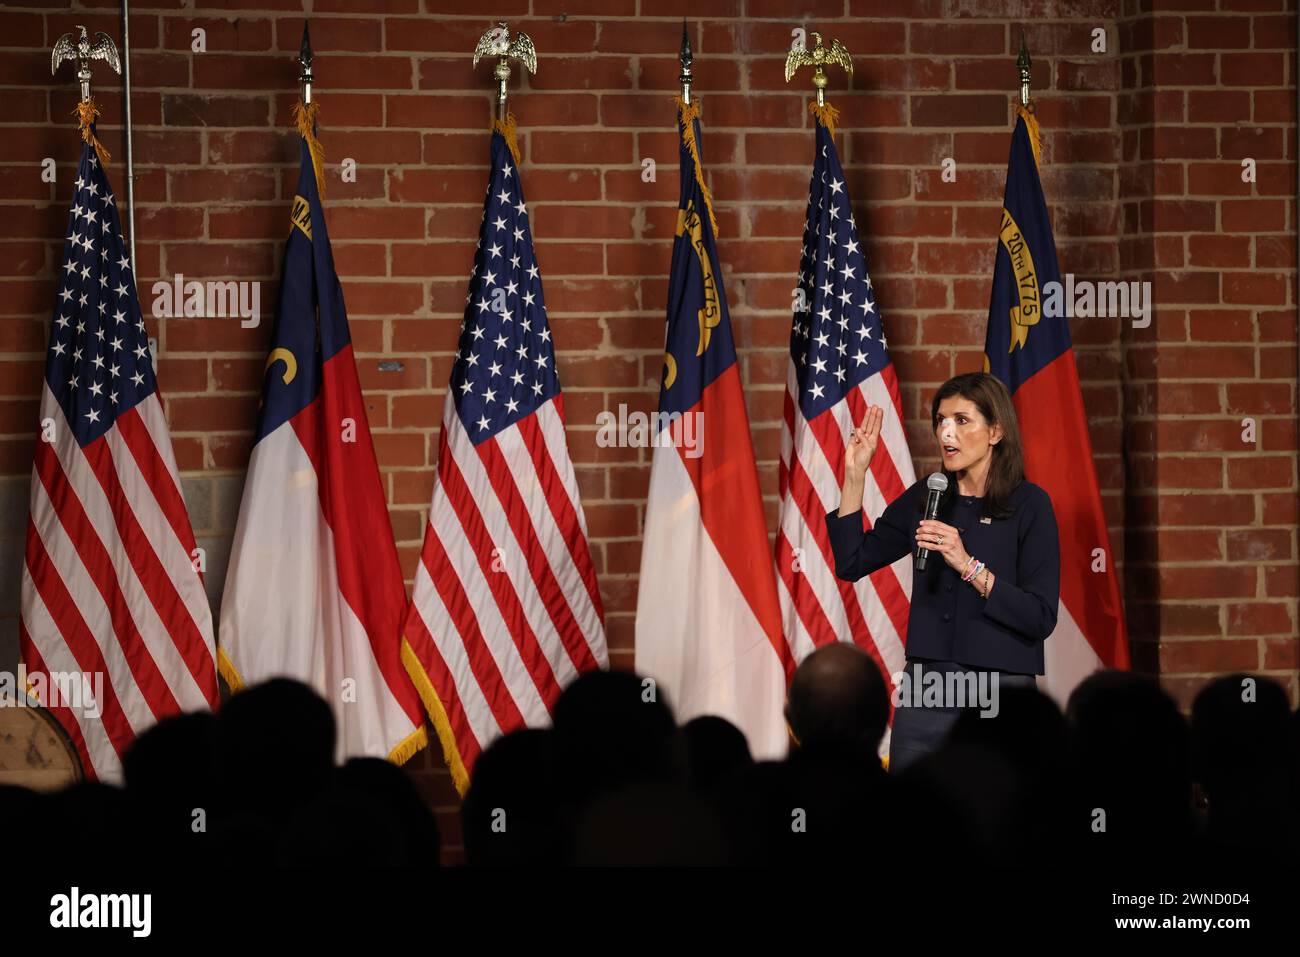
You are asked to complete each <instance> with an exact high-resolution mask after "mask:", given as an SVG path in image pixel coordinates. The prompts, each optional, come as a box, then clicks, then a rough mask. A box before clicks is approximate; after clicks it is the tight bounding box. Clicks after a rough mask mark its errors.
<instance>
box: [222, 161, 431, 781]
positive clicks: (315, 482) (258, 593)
mask: <svg viewBox="0 0 1300 957" xmlns="http://www.w3.org/2000/svg"><path fill="white" fill-rule="evenodd" d="M301 159H302V168H301V172H300V174H299V178H298V190H297V194H296V195H295V196H294V198H293V206H292V208H291V209H290V210H289V221H288V223H287V224H286V225H287V226H288V230H289V239H288V241H287V242H286V244H285V253H284V275H283V278H282V280H281V287H280V302H279V307H278V308H277V310H276V315H275V328H274V330H273V332H272V336H271V349H270V352H269V353H268V354H267V357H266V378H265V383H264V385H263V390H262V406H261V409H260V411H259V414H258V421H257V435H256V442H255V444H254V445H253V452H252V456H251V458H250V460H249V463H248V478H247V480H246V482H245V484H244V498H243V501H242V503H241V505H240V509H239V522H238V524H237V525H236V527H235V540H234V544H233V546H232V548H231V553H230V566H229V568H228V569H227V572H226V589H225V592H224V594H223V595H222V600H221V629H220V635H219V637H220V648H219V657H218V663H219V665H220V668H221V674H222V677H224V678H225V679H226V681H227V683H228V684H230V685H231V687H232V688H234V689H238V688H240V687H241V686H243V685H245V684H252V683H255V682H258V681H263V680H266V679H268V678H273V677H277V676H284V677H289V678H296V679H298V680H299V681H302V682H305V683H307V684H309V685H311V686H312V687H313V688H315V689H316V691H317V692H318V693H319V694H320V695H321V696H322V697H323V698H324V699H325V700H326V701H328V702H329V703H330V706H331V707H332V708H333V709H334V718H335V721H336V722H337V725H338V756H339V758H340V759H342V758H347V757H354V756H370V757H381V758H388V759H390V760H392V761H397V762H401V761H405V760H406V759H407V758H409V757H410V756H411V755H412V754H414V753H415V752H416V751H417V750H419V749H420V748H421V747H422V746H423V745H424V744H426V743H427V740H428V738H427V733H426V731H425V727H424V712H423V709H422V708H421V704H420V699H419V695H418V694H417V693H416V690H415V686H414V685H413V684H412V683H411V679H410V677H409V676H408V675H407V673H406V669H405V668H404V667H403V665H402V661H401V657H400V654H401V627H402V617H403V615H404V614H405V612H406V587H405V585H404V584H403V583H402V572H401V567H400V565H399V563H398V560H397V547H396V545H395V544H394V542H393V530H392V526H391V525H390V524H389V520H388V507H387V505H386V504H385V499H384V487H383V483H382V480H381V479H380V476H379V466H378V463H377V462H376V460H375V450H374V446H373V444H372V443H371V440H370V428H369V425H368V423H367V419H366V407H365V400H364V398H363V396H362V394H361V384H360V382H359V380H358V378H357V366H356V361H355V360H354V359H353V357H352V340H351V335H350V333H349V332H348V320H347V315H346V314H345V312H344V308H343V288H342V286H341V285H340V284H339V280H338V275H337V274H336V273H335V271H334V257H333V254H332V253H331V251H330V241H329V235H328V233H327V232H326V230H325V216H324V213H323V211H322V209H321V202H320V191H319V184H318V183H317V180H316V173H315V170H314V169H313V163H312V157H311V152H310V149H309V147H308V143H307V140H306V139H304V140H303V142H302V151H301Z"/></svg>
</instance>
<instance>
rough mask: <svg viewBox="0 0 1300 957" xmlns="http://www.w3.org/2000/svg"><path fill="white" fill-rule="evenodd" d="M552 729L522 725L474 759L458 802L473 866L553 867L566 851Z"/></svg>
mask: <svg viewBox="0 0 1300 957" xmlns="http://www.w3.org/2000/svg"><path fill="white" fill-rule="evenodd" d="M551 735H552V732H551V730H550V729H549V728H524V729H521V730H519V731H514V732H511V733H510V734H507V735H503V736H501V737H499V738H497V739H496V740H495V741H493V742H492V743H491V744H490V745H488V747H487V749H486V750H485V751H484V752H483V753H482V754H480V755H479V757H478V760H477V761H475V762H474V774H473V777H471V778H470V782H469V790H468V791H467V792H466V793H465V800H464V801H462V802H461V806H460V822H461V833H462V835H463V838H464V842H465V860H466V862H467V863H468V864H470V866H472V867H503V866H514V865H550V864H555V863H557V862H558V861H559V860H560V858H561V857H562V855H563V854H564V853H565V850H566V847H565V837H566V835H565V834H564V831H563V823H562V821H561V820H560V816H559V811H558V807H557V804H556V793H555V778H554V750H553V747H552V745H553V741H552V737H551Z"/></svg>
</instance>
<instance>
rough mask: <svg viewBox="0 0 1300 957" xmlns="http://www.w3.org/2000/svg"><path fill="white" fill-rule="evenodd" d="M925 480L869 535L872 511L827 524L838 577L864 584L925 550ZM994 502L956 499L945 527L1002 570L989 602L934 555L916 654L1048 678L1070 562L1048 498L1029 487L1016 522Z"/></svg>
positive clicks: (913, 644) (943, 517) (923, 575)
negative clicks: (866, 516) (988, 505)
mask: <svg viewBox="0 0 1300 957" xmlns="http://www.w3.org/2000/svg"><path fill="white" fill-rule="evenodd" d="M925 493H926V488H925V480H924V479H922V480H921V481H918V482H917V483H916V484H915V485H913V486H912V487H911V488H909V489H908V490H907V491H905V492H904V493H903V494H902V495H900V496H899V497H898V498H896V499H895V500H894V501H893V502H891V503H890V504H889V505H888V506H887V507H886V508H885V511H884V512H883V513H882V514H881V516H880V518H879V519H877V520H876V522H875V524H874V526H873V527H872V529H871V531H869V532H864V531H863V530H862V510H861V509H859V510H858V511H856V512H854V513H853V514H852V515H845V516H843V517H841V516H839V515H838V514H837V511H838V510H837V511H836V512H830V513H828V514H827V516H826V530H827V532H828V533H829V535H830V541H831V551H832V552H833V553H834V555H835V574H836V576H837V577H839V578H842V579H844V580H845V581H857V580H858V579H859V578H862V577H863V576H865V575H869V574H871V573H872V572H874V571H876V570H877V569H879V568H883V567H884V566H886V565H889V564H892V563H893V562H896V561H898V559H900V558H902V557H903V556H904V555H909V556H910V555H912V554H913V553H914V552H915V550H916V529H917V526H918V525H919V524H920V523H921V519H922V518H924V514H923V511H924V508H925ZM983 502H984V500H983V499H982V498H976V497H974V496H969V495H957V494H950V495H947V496H945V499H944V500H943V501H942V502H941V504H940V506H939V514H938V516H937V517H938V520H939V521H941V522H945V523H946V524H948V525H951V526H953V527H954V528H956V529H957V530H958V531H960V532H961V538H962V542H963V544H964V545H965V546H966V551H967V553H969V554H971V555H974V556H975V557H976V558H977V559H979V560H980V561H982V562H984V563H986V564H987V565H988V566H989V568H991V569H992V570H993V575H994V577H995V578H996V581H994V583H993V590H992V591H991V592H990V593H989V597H988V598H987V599H984V598H981V597H980V595H979V592H977V591H976V590H975V588H974V587H973V586H972V585H970V584H969V583H965V582H962V580H961V575H960V574H959V573H958V572H957V571H956V570H955V569H953V568H951V567H949V565H948V563H947V562H946V561H944V559H943V556H942V555H940V554H938V553H937V552H931V553H930V560H929V562H928V563H927V565H926V569H925V571H924V572H920V573H917V572H913V575H912V606H911V611H910V613H909V614H908V618H907V655H908V657H909V658H924V659H929V660H935V661H955V662H958V663H959V664H964V665H970V666H972V667H977V668H993V669H997V670H999V671H1009V672H1015V673H1017V674H1038V675H1041V674H1042V673H1043V641H1044V640H1045V639H1046V638H1047V636H1048V635H1050V634H1051V633H1052V630H1053V629H1054V628H1055V627H1056V610H1057V603H1058V601H1059V599H1060V588H1061V554H1060V543H1059V540H1058V538H1057V531H1056V515H1055V513H1054V512H1053V511H1052V500H1051V498H1050V497H1049V496H1048V494H1047V493H1046V492H1045V491H1043V489H1041V488H1040V487H1039V486H1037V485H1035V484H1033V483H1032V482H1021V483H1020V485H1019V486H1018V487H1017V488H1016V490H1015V491H1014V492H1012V494H1011V505H1012V507H1013V508H1014V509H1015V511H1014V513H1013V514H1012V515H1011V516H1010V517H1008V518H1001V519H999V518H987V517H986V516H984V514H983V508H984V505H983Z"/></svg>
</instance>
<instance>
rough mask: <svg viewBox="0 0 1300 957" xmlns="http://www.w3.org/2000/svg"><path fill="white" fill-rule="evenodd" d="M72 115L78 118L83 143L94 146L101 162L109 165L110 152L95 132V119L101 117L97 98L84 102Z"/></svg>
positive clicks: (78, 105) (79, 104)
mask: <svg viewBox="0 0 1300 957" xmlns="http://www.w3.org/2000/svg"><path fill="white" fill-rule="evenodd" d="M72 115H73V116H75V117H76V118H77V128H78V129H79V130H81V139H82V142H84V143H89V144H90V145H91V146H93V147H94V148H95V155H96V156H98V157H99V161H100V162H101V163H103V164H105V165H108V161H109V160H110V159H112V157H111V156H109V155H108V150H106V149H104V144H103V143H101V142H100V141H99V137H98V136H96V135H95V130H94V123H95V117H97V116H99V107H98V106H96V105H95V98H94V97H93V96H92V97H91V98H90V99H88V100H82V101H81V102H80V103H78V104H77V108H76V109H75V110H73V111H72Z"/></svg>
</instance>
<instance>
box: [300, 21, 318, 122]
mask: <svg viewBox="0 0 1300 957" xmlns="http://www.w3.org/2000/svg"><path fill="white" fill-rule="evenodd" d="M307 26H308V24H307V21H306V20H304V21H303V23H302V44H301V45H300V46H299V47H298V65H299V66H301V67H302V71H301V72H300V73H299V74H298V82H299V83H300V84H302V105H303V106H308V105H309V104H310V103H311V85H312V83H314V82H315V80H316V78H315V77H314V76H313V75H312V72H311V61H312V52H311V33H310V32H309V31H308V29H307Z"/></svg>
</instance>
